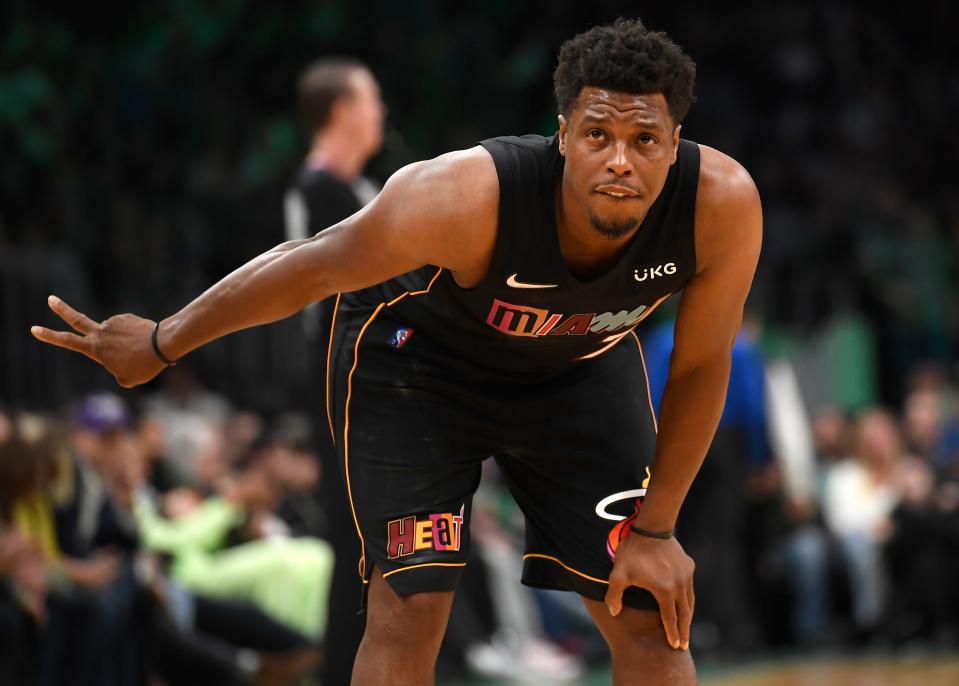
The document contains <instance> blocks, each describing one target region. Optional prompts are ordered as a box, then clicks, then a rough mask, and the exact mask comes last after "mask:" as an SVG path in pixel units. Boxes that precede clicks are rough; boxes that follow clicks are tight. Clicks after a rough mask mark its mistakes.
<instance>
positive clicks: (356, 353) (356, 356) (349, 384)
mask: <svg viewBox="0 0 959 686" xmlns="http://www.w3.org/2000/svg"><path fill="white" fill-rule="evenodd" d="M384 307H386V303H380V304H379V305H378V306H377V307H376V310H375V311H374V312H373V314H372V315H370V318H369V319H367V320H366V323H365V324H363V328H362V329H360V335H359V336H357V337H356V345H355V346H353V367H352V368H351V369H350V374H349V376H348V377H347V381H346V407H345V409H344V415H345V419H344V424H343V472H344V474H345V476H346V496H347V498H349V500H350V511H351V512H352V513H353V524H354V525H355V526H356V535H357V536H359V537H360V570H359V571H360V578H361V579H362V578H365V576H366V575H365V571H366V565H365V562H366V539H364V538H363V532H362V531H361V530H360V520H359V518H358V517H357V516H356V507H354V506H353V487H352V485H351V484H350V399H351V397H352V396H353V372H355V371H356V367H357V365H358V364H359V362H360V342H361V341H362V340H363V334H365V333H366V329H367V328H369V326H370V324H372V323H373V320H374V319H376V316H377V315H378V314H379V313H380V310H382V309H383V308H384Z"/></svg>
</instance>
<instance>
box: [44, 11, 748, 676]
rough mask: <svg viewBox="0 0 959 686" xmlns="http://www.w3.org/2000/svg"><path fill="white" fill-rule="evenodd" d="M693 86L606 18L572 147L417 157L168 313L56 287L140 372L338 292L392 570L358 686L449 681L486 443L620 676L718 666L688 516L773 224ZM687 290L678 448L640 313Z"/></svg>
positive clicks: (113, 360)
mask: <svg viewBox="0 0 959 686" xmlns="http://www.w3.org/2000/svg"><path fill="white" fill-rule="evenodd" d="M694 78H695V65H694V64H693V62H692V61H691V60H690V59H689V57H687V56H686V55H685V54H684V53H683V52H682V51H681V50H680V48H678V47H677V46H676V45H675V44H674V43H672V42H671V41H670V40H669V38H668V37H667V36H666V35H665V34H662V33H654V32H650V31H648V30H647V29H646V28H645V27H644V26H643V24H642V23H641V22H640V21H638V20H633V21H626V20H618V21H617V22H616V23H614V24H612V25H610V26H602V27H595V28H593V29H591V30H589V31H587V32H585V33H583V34H580V35H578V36H576V37H574V38H573V39H572V40H570V41H568V42H567V43H566V44H565V45H564V46H563V47H562V49H561V51H560V55H559V64H558V67H557V69H556V72H555V74H554V81H555V90H556V96H557V104H558V106H559V112H560V115H559V132H558V134H556V135H555V136H553V137H551V138H542V137H538V136H524V137H522V138H497V139H491V140H487V141H483V142H482V143H481V144H480V145H479V146H477V147H475V148H471V149H468V150H465V151H460V152H453V153H449V154H446V155H442V156H440V157H438V158H436V159H434V160H430V161H427V162H420V163H416V164H413V165H410V166H409V167H406V168H404V169H402V170H400V171H399V172H397V173H396V174H395V175H394V176H393V177H392V178H391V179H390V180H389V182H388V183H387V184H386V186H385V187H384V189H383V191H382V193H381V194H380V195H379V196H378V197H377V199H376V200H375V201H374V202H372V203H371V204H370V205H368V206H367V207H366V208H364V209H363V210H362V211H360V212H358V213H357V214H355V215H353V216H351V217H350V218H348V219H346V220H344V221H342V222H340V223H339V224H337V225H336V226H334V227H332V228H330V229H328V230H326V231H324V232H322V233H321V234H319V235H318V236H316V237H314V238H312V239H308V240H303V241H293V242H288V243H284V244H282V245H280V246H278V247H277V248H275V249H273V250H271V251H269V252H267V253H264V254H263V255H261V256H259V257H257V258H256V259H254V260H252V261H251V262H249V263H248V264H246V265H245V266H243V267H241V268H239V269H238V270H237V271H235V272H233V273H232V274H230V275H229V276H227V277H226V278H224V279H223V280H222V281H220V282H219V283H217V284H216V285H214V286H213V287H212V288H210V289H209V290H208V291H206V292H205V293H203V294H202V295H200V296H199V297H198V298H197V299H196V300H194V301H193V302H191V303H189V304H188V305H187V306H186V307H184V308H183V309H182V310H181V311H180V312H178V313H176V314H174V315H172V316H170V317H168V318H166V319H163V320H161V321H159V322H154V321H151V320H149V319H143V318H141V317H138V316H135V315H132V314H122V315H118V316H114V317H111V318H110V319H107V320H106V321H104V322H102V323H97V322H94V321H92V320H90V319H89V318H88V317H86V316H85V315H83V314H81V313H79V312H76V311H75V310H73V309H71V308H70V307H69V306H68V305H66V304H65V303H64V302H63V301H61V300H59V299H57V298H56V297H51V298H50V306H51V307H52V308H53V310H54V311H55V312H56V313H57V314H58V315H59V316H61V317H62V318H63V319H64V320H65V321H66V322H67V323H68V324H70V326H72V327H73V328H74V329H75V330H76V331H77V332H78V334H74V333H69V332H57V331H52V330H49V329H45V328H41V327H34V329H33V334H34V335H35V336H36V337H37V338H39V339H40V340H42V341H45V342H48V343H51V344H54V345H58V346H61V347H64V348H69V349H71V350H75V351H78V352H81V353H83V354H85V355H87V356H89V357H91V358H92V359H94V360H96V361H97V362H99V363H100V364H102V365H103V366H104V367H106V369H107V370H108V371H109V372H110V373H112V374H113V375H114V376H115V377H116V378H117V380H118V382H119V383H120V384H121V385H123V386H125V387H130V386H135V385H137V384H140V383H144V382H146V381H148V380H150V379H152V378H153V377H154V376H156V375H157V374H158V373H159V372H160V371H162V369H163V368H164V366H165V365H167V364H170V363H172V362H173V361H174V360H177V359H179V358H180V357H182V356H183V355H186V354H187V353H189V352H190V351H191V350H194V349H196V348H197V347H199V346H201V345H203V344H204V343H206V342H208V341H211V340H213V339H215V338H218V337H220V336H223V335H226V334H228V333H230V332H232V331H237V330H239V329H243V328H246V327H249V326H255V325H258V324H265V323H267V322H272V321H275V320H277V319H280V318H283V317H287V316H290V315H291V314H293V313H294V312H297V311H298V310H300V309H301V308H303V307H304V306H306V305H307V304H308V303H310V302H312V301H315V300H318V299H321V298H325V297H327V296H329V295H330V294H333V293H339V294H340V295H339V298H338V307H337V315H336V318H335V320H334V322H333V336H332V345H331V347H330V350H329V351H328V355H329V359H330V371H329V378H328V388H327V394H328V401H329V403H328V410H329V416H328V420H329V424H330V427H331V429H332V433H333V435H334V436H335V440H336V443H337V449H338V451H339V454H340V457H341V459H342V462H343V466H344V474H345V477H346V479H345V480H346V484H347V493H348V496H349V499H350V503H351V507H352V511H353V518H354V525H355V528H356V532H357V534H358V537H359V539H360V542H361V548H362V557H361V559H360V561H359V566H358V571H359V574H360V575H361V577H362V578H363V580H364V581H365V582H367V583H368V584H369V587H368V617H367V626H366V633H365V636H364V639H363V643H362V645H361V647H360V651H359V654H358V656H357V660H356V665H355V667H354V671H353V683H354V684H362V685H363V686H370V685H379V684H384V685H385V684H390V685H391V686H396V685H400V684H402V685H410V684H417V685H419V684H430V683H432V682H433V665H434V662H435V658H436V654H437V651H438V649H439V646H440V641H441V638H442V635H443V632H444V629H445V626H446V622H447V616H448V613H449V609H450V604H451V601H452V595H453V590H454V589H455V587H456V583H457V579H458V578H459V576H460V574H461V573H462V569H463V565H464V564H465V560H466V558H467V549H468V547H469V520H470V500H471V495H472V493H473V491H474V489H475V487H476V484H477V480H478V478H479V473H480V463H481V461H482V460H483V459H485V458H486V457H487V456H489V455H494V456H495V459H496V460H497V461H498V463H499V467H500V470H501V472H502V473H503V474H504V477H505V479H506V480H507V483H508V485H509V486H510V488H511V490H512V492H513V495H514V497H515V498H516V500H517V501H518V503H519V505H520V506H521V508H522V509H523V511H524V513H525V516H526V523H527V534H526V547H527V552H526V555H525V566H524V569H523V581H524V582H525V583H527V584H530V585H534V586H541V587H546V588H561V589H568V590H572V591H575V592H577V593H579V594H580V595H582V597H583V598H584V602H585V603H586V606H587V607H588V609H589V612H590V614H591V615H592V617H593V619H594V620H595V622H596V624H597V626H598V627H599V630H600V631H601V633H602V634H603V636H604V637H605V638H606V640H607V642H608V643H609V646H610V649H611V652H612V659H613V681H614V683H615V684H616V685H617V686H623V685H625V684H636V683H642V684H663V685H665V684H669V685H670V686H676V685H677V684H692V683H695V678H696V677H695V670H694V666H693V662H692V659H691V657H690V654H689V651H688V643H689V627H690V621H691V618H692V615H693V607H694V603H695V600H694V595H693V562H692V560H691V559H690V558H689V557H688V556H687V555H686V554H685V553H684V552H683V549H682V547H681V546H680V544H679V543H678V542H677V541H676V539H675V538H674V537H673V535H672V531H673V526H674V522H675V521H676V516H677V513H678V511H679V509H680V506H681V504H682V502H683V498H684V497H685V494H686V492H687V490H688V489H689V486H690V483H691V482H692V480H693V478H694V476H695V474H696V472H697V471H698V469H699V467H700V465H701V463H702V459H703V456H704V455H705V452H706V449H707V446H708V445H709V443H710V440H711V438H712V436H713V432H714V430H715V428H716V425H717V422H718V420H719V416H720V414H721V411H722V405H723V398H724V396H725V392H726V383H727V379H728V375H729V367H730V349H731V347H732V345H733V341H734V339H735V336H736V332H737V330H738V328H739V324H740V320H741V318H742V309H743V303H744V301H745V298H746V294H747V292H748V290H749V285H750V283H751V281H752V277H753V272H754V270H755V266H756V261H757V258H758V254H759V247H760V234H761V224H762V213H761V208H760V203H759V198H758V195H757V192H756V188H755V185H754V184H753V182H752V180H751V179H750V177H749V175H748V174H747V173H746V172H745V171H744V170H743V168H742V167H741V166H740V165H739V164H738V163H736V162H735V161H734V160H732V159H730V158H729V157H727V156H726V155H724V154H722V153H720V152H717V151H716V150H713V149H711V148H708V147H706V146H702V145H697V144H696V143H692V142H690V141H686V140H682V139H680V123H681V122H682V119H683V117H684V116H685V115H686V112H687V110H688V108H689V106H690V104H691V103H692V100H693V96H692V89H693V82H694ZM679 290H682V291H683V295H682V300H681V302H680V305H679V314H678V318H677V322H676V335H675V350H674V352H673V354H672V361H671V365H670V378H669V382H668V384H667V387H666V389H665V391H664V395H663V399H662V404H661V415H660V421H659V434H658V437H657V436H656V435H655V434H654V431H655V430H656V420H655V418H654V417H653V416H652V413H651V409H650V405H649V395H648V389H647V385H646V379H645V373H644V369H643V363H642V350H641V348H640V347H639V342H638V339H637V338H636V336H635V332H634V331H633V329H634V328H635V327H636V326H637V325H638V324H639V323H640V322H641V321H642V320H643V319H644V318H645V317H646V316H648V315H649V313H650V312H651V311H652V310H653V309H654V308H655V307H656V306H657V305H659V304H660V303H661V302H662V301H663V300H665V299H666V298H667V297H668V296H669V295H670V294H671V293H675V292H677V291H679ZM640 495H645V498H644V500H643V502H642V503H641V506H640V505H637V506H636V507H635V509H633V511H632V514H631V515H630V516H629V517H628V518H626V519H623V520H622V521H620V522H618V523H614V522H612V521H610V519H612V518H615V517H616V514H617V509H616V507H617V503H619V505H620V506H622V505H623V501H624V500H625V502H627V503H631V501H632V500H633V499H634V498H635V497H636V496H640ZM629 507H630V508H631V509H632V508H633V506H632V505H631V504H630V505H629ZM619 514H620V515H622V514H626V513H625V512H619ZM331 630H332V631H335V630H336V629H335V627H333V628H331Z"/></svg>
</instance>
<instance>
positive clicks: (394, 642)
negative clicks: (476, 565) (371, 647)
mask: <svg viewBox="0 0 959 686" xmlns="http://www.w3.org/2000/svg"><path fill="white" fill-rule="evenodd" d="M447 595H448V594H445V593H415V594H413V595H409V596H405V597H403V596H394V598H393V599H392V601H391V602H390V603H388V604H382V603H381V604H378V605H376V606H374V605H373V604H372V603H371V605H370V608H369V612H368V616H367V620H366V637H367V638H369V639H372V640H374V641H376V642H377V644H378V645H388V646H390V647H391V648H392V649H394V650H396V651H401V652H402V653H403V654H405V655H421V656H423V657H428V656H430V655H433V656H435V654H436V653H438V652H439V647H440V643H441V642H442V639H443V633H444V632H445V631H446V623H447V618H448V616H449V600H448V598H447V597H446V596H447Z"/></svg>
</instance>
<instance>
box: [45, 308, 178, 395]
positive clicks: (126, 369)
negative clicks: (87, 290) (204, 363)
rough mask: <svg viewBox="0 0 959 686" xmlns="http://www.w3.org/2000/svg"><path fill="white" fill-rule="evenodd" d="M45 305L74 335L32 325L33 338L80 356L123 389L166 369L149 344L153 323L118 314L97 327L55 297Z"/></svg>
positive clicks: (93, 322) (144, 381)
mask: <svg viewBox="0 0 959 686" xmlns="http://www.w3.org/2000/svg"><path fill="white" fill-rule="evenodd" d="M47 304H49V305H50V309H51V310H53V311H54V312H55V313H56V314H57V316H59V317H60V318H61V319H62V320H63V321H65V322H66V323H67V324H69V325H70V326H71V327H72V328H73V330H74V331H76V332H77V333H72V332H69V331H54V330H52V329H47V328H45V327H42V326H34V327H31V328H30V333H32V334H33V336H34V338H36V339H38V340H41V341H43V342H44V343H49V344H50V345H55V346H57V347H60V348H66V349H67V350H73V351H75V352H78V353H83V354H84V355H86V356H87V357H89V358H90V359H91V360H93V361H95V362H98V363H99V364H101V365H103V367H104V368H106V370H107V371H108V372H110V373H111V374H113V376H114V378H115V379H116V380H117V383H118V384H120V385H121V386H123V387H124V388H132V387H134V386H138V385H139V384H142V383H146V382H147V381H149V380H150V379H152V378H153V377H155V376H156V375H157V374H159V373H160V372H161V371H162V370H163V369H164V367H166V365H165V364H164V363H163V362H162V361H161V360H160V359H159V358H158V357H157V356H156V353H154V352H153V346H152V345H151V343H150V335H151V334H152V333H153V326H154V324H155V323H156V322H153V321H151V320H149V319H144V318H143V317H138V316H136V315H135V314H118V315H116V316H113V317H110V318H109V319H107V320H106V321H104V322H101V323H99V324H98V323H97V322H95V321H93V320H92V319H90V318H89V317H87V316H86V315H85V314H83V313H81V312H77V311H76V310H75V309H73V308H72V307H70V306H69V305H67V304H66V303H65V302H63V301H62V300H60V298H58V297H57V296H55V295H51V296H50V297H49V298H47Z"/></svg>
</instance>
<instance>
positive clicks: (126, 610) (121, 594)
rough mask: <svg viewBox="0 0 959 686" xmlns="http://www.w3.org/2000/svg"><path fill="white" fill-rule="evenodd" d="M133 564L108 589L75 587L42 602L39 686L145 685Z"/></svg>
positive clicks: (127, 566) (125, 567)
mask: <svg viewBox="0 0 959 686" xmlns="http://www.w3.org/2000/svg"><path fill="white" fill-rule="evenodd" d="M139 650H140V645H139V640H138V632H137V587H136V582H135V579H134V576H133V570H132V566H131V565H129V564H127V565H125V566H124V567H123V569H122V571H121V573H120V575H119V576H118V577H117V579H116V580H115V581H114V582H113V583H112V584H110V585H109V586H107V587H105V588H102V589H98V590H83V589H76V590H75V591H74V592H72V593H70V595H67V596H54V597H51V598H49V599H48V601H47V624H46V627H45V628H44V631H43V635H42V638H41V641H40V684H41V685H42V686H61V684H63V685H67V684H69V686H138V685H139V684H142V683H144V674H143V670H142V668H141V661H140V655H139Z"/></svg>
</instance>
